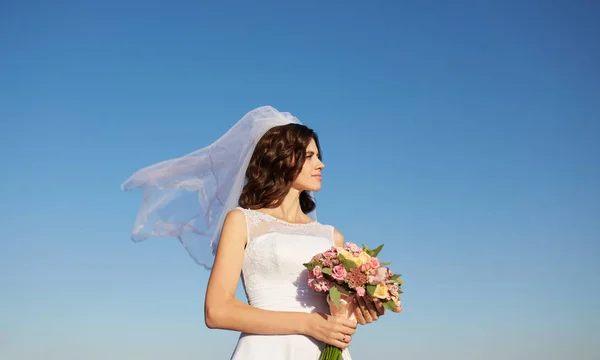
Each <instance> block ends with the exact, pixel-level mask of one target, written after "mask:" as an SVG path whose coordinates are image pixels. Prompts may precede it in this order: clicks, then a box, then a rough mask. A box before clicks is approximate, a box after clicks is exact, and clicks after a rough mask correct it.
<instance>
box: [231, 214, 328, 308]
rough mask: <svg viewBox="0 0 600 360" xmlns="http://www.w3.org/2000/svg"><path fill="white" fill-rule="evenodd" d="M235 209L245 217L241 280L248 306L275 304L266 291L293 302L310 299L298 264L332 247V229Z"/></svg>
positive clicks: (302, 267)
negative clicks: (275, 291)
mask: <svg viewBox="0 0 600 360" xmlns="http://www.w3.org/2000/svg"><path fill="white" fill-rule="evenodd" d="M238 209H240V210H242V211H243V212H244V214H245V215H246V224H247V226H248V243H247V245H246V251H245V256H244V263H243V266H242V279H243V281H244V286H245V289H246V295H247V296H248V300H249V302H251V303H254V305H257V306H260V304H261V303H263V301H265V300H268V302H269V303H271V302H272V301H276V300H277V296H275V297H273V296H272V294H271V293H272V292H273V291H272V290H268V289H277V293H278V294H281V296H292V297H294V298H296V297H298V296H300V297H304V295H306V294H308V295H313V293H314V292H313V291H312V290H310V288H308V286H307V285H306V269H305V268H304V266H303V265H302V264H303V263H305V262H308V261H310V259H311V258H312V257H313V256H314V255H315V254H317V253H319V252H322V251H325V250H327V249H328V248H330V247H331V246H332V245H333V244H334V241H333V233H334V228H333V226H331V225H324V224H321V223H319V222H317V221H312V222H309V223H305V224H297V223H290V222H287V221H284V220H281V219H278V218H276V217H274V216H271V215H268V214H265V213H262V212H259V211H255V210H249V209H243V208H238ZM263 290H264V291H263ZM262 294H266V295H265V296H266V297H265V298H263V297H264V296H263V295H262ZM284 294H287V295H284ZM298 299H299V298H297V299H296V300H298ZM284 302H285V301H284Z"/></svg>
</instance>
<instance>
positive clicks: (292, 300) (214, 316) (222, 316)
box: [124, 107, 383, 360]
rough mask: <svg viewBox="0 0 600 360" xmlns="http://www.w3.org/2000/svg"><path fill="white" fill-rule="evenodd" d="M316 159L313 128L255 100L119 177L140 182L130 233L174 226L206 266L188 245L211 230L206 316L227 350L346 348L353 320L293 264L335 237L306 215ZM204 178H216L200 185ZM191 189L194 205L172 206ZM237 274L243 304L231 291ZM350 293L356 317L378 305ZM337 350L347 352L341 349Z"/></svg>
mask: <svg viewBox="0 0 600 360" xmlns="http://www.w3.org/2000/svg"><path fill="white" fill-rule="evenodd" d="M323 168H324V164H323V163H322V161H321V150H320V146H319V140H318V137H317V135H316V134H315V133H314V132H313V131H312V130H311V129H309V128H308V127H306V126H304V125H302V124H301V123H300V122H299V121H298V120H297V119H296V118H294V117H292V116H291V115H289V114H287V113H279V112H278V111H277V110H275V109H273V108H271V107H263V108H258V109H256V110H254V111H252V112H250V113H248V114H247V115H246V116H245V117H244V118H242V119H241V120H240V121H239V122H238V124H236V125H235V126H234V127H233V128H232V129H231V130H230V131H229V132H228V133H227V134H225V135H224V136H223V137H222V138H221V139H219V140H218V141H217V142H215V143H213V144H211V146H209V147H207V148H204V149H202V150H200V151H197V152H195V153H192V154H190V155H188V156H186V157H184V158H180V159H176V160H172V161H170V162H163V163H160V164H157V165H154V166H152V167H149V168H147V169H144V170H142V171H140V172H138V173H137V174H136V175H134V176H133V177H132V178H131V179H130V180H129V181H128V182H126V184H124V188H126V189H130V188H132V187H142V188H143V189H144V190H145V200H146V201H145V202H144V204H143V206H142V209H141V211H140V214H139V215H138V221H137V222H136V228H135V230H134V239H144V238H146V237H148V236H165V235H172V236H176V237H178V238H179V239H180V240H181V241H182V243H183V244H184V245H185V246H186V249H188V251H189V252H190V255H192V257H194V259H196V261H197V262H199V263H201V264H203V265H205V266H206V263H204V262H201V261H199V260H198V259H199V258H200V255H204V254H201V252H202V251H197V250H195V249H197V248H198V247H197V245H198V243H199V241H198V240H197V239H198V238H199V237H200V238H202V237H204V238H208V239H210V241H209V246H210V247H211V248H212V249H213V250H215V251H213V253H216V256H215V258H214V265H213V267H212V271H211V275H210V279H209V283H208V287H207V292H206V300H205V321H206V325H207V326H208V327H209V328H219V329H228V330H234V331H239V332H241V336H240V339H239V341H238V344H237V346H236V349H235V351H234V354H233V356H232V359H234V360H237V359H240V360H242V359H254V358H265V359H267V358H268V359H285V360H289V359H318V357H319V355H320V353H321V351H322V349H323V347H324V345H325V344H331V345H334V346H336V347H339V348H342V349H346V348H347V347H348V345H349V343H350V341H351V340H352V335H353V334H354V332H355V330H356V326H357V324H356V322H355V321H352V320H349V319H345V318H340V317H332V316H330V315H328V314H329V308H328V305H327V302H326V298H325V295H324V294H321V293H316V292H314V291H313V290H311V289H310V288H309V287H308V285H307V272H306V269H305V268H304V266H303V265H302V264H303V263H304V262H306V261H308V260H309V259H310V258H311V257H312V256H313V255H314V254H316V253H318V252H322V251H325V250H327V249H328V248H330V247H331V246H333V245H335V246H343V242H344V239H343V236H342V234H341V233H340V232H339V231H338V230H336V229H334V228H333V227H332V226H330V225H324V224H321V223H319V222H317V221H316V220H315V218H316V217H315V215H314V209H315V203H314V201H313V199H312V197H311V195H310V193H312V192H316V191H318V190H319V189H320V188H321V181H322V170H323ZM213 178H214V179H215V180H214V183H215V184H217V185H215V186H209V185H208V183H207V181H208V180H209V179H213ZM165 189H166V190H165ZM157 190H158V192H159V194H158V195H157V194H156V193H155V192H156V191H157ZM153 191H154V193H153ZM161 191H162V192H161ZM174 192H179V195H178V196H174ZM190 192H191V193H193V194H194V198H195V199H196V200H194V201H192V202H191V203H192V204H193V205H192V207H193V208H194V210H195V211H187V210H186V211H182V208H181V207H177V206H173V203H174V201H175V200H174V199H176V198H177V199H179V198H181V196H182V194H183V195H185V194H189V193H190ZM161 194H162V195H161ZM198 204H200V205H198ZM234 205H235V206H234ZM188 206H189V204H188ZM158 209H160V211H159V210H158ZM166 209H169V210H168V211H167V210H166ZM174 209H175V210H174ZM176 209H179V212H180V214H179V215H182V214H181V213H187V214H188V220H187V221H186V222H182V221H176V220H175V218H176V216H174V215H176V214H175V213H177V211H178V210H176ZM198 210H200V211H198ZM159 213H160V215H157V214H159ZM192 213H193V214H194V215H193V216H192V217H189V214H192ZM309 214H312V218H311V217H310V216H309ZM215 215H217V216H215ZM156 216H158V219H156V218H155V219H154V220H152V221H149V220H148V219H150V218H152V217H156ZM215 218H219V219H220V220H219V221H218V222H217V226H216V227H215V226H213V224H214V222H212V221H211V219H215ZM221 224H222V225H221ZM149 225H153V226H152V229H151V230H150V231H142V229H144V228H148V227H149ZM211 228H213V231H212V232H211V231H210V229H211ZM215 229H220V231H219V230H215ZM194 239H196V240H194ZM204 252H206V251H204ZM240 274H241V275H242V281H243V284H244V289H245V291H246V295H247V298H248V304H246V303H243V302H241V301H239V300H237V299H235V297H234V294H235V289H236V286H237V284H238V279H239V277H240ZM358 302H359V305H360V306H359V307H358V308H357V310H356V311H355V315H356V318H357V320H358V322H359V323H361V324H366V323H369V322H371V321H374V320H376V319H377V317H378V316H379V315H381V314H383V307H382V306H381V304H380V303H372V302H369V301H365V300H364V299H362V298H361V299H358ZM344 359H345V360H347V359H350V354H349V352H348V351H347V350H344Z"/></svg>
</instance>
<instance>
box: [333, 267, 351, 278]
mask: <svg viewBox="0 0 600 360" xmlns="http://www.w3.org/2000/svg"><path fill="white" fill-rule="evenodd" d="M332 270H333V274H332V275H331V277H332V278H334V279H335V280H340V281H341V280H344V279H345V278H346V275H348V272H347V271H346V269H345V268H344V266H343V265H336V266H334V267H333V269H332Z"/></svg>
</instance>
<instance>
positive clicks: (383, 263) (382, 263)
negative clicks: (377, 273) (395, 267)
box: [379, 262, 391, 266]
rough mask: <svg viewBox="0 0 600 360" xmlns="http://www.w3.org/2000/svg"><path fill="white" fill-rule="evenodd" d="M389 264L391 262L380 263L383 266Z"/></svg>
mask: <svg viewBox="0 0 600 360" xmlns="http://www.w3.org/2000/svg"><path fill="white" fill-rule="evenodd" d="M389 264H391V262H382V263H379V265H381V266H388V265H389Z"/></svg>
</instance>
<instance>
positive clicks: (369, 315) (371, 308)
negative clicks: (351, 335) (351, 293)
mask: <svg viewBox="0 0 600 360" xmlns="http://www.w3.org/2000/svg"><path fill="white" fill-rule="evenodd" d="M356 300H357V302H358V306H357V307H356V310H355V311H354V316H356V320H358V323H359V324H361V325H366V324H368V323H372V322H373V321H375V320H377V319H378V318H379V317H380V316H381V315H383V314H384V313H385V308H384V307H383V304H382V303H381V301H380V300H379V299H376V298H373V299H372V298H371V297H368V296H358V295H356Z"/></svg>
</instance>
